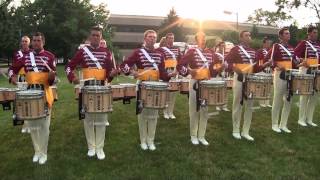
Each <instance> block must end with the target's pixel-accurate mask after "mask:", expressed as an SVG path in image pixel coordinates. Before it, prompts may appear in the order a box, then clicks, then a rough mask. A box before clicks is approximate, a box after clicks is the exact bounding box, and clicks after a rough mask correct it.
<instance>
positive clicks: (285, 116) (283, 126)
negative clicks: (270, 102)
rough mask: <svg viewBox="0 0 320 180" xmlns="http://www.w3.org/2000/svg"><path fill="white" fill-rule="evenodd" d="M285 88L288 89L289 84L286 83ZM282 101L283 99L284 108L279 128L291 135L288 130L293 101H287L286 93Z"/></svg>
mask: <svg viewBox="0 0 320 180" xmlns="http://www.w3.org/2000/svg"><path fill="white" fill-rule="evenodd" d="M283 87H284V88H286V87H287V84H286V83H284V84H283ZM282 99H283V108H282V113H281V121H280V125H279V127H280V129H281V130H283V131H284V132H287V133H290V132H291V131H290V130H289V129H288V127H287V123H288V118H289V114H290V111H291V103H292V99H290V101H288V100H287V92H286V93H284V95H283V97H282Z"/></svg>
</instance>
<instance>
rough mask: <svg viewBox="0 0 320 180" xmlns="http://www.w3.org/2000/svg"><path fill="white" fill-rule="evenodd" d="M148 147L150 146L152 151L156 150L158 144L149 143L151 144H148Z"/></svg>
mask: <svg viewBox="0 0 320 180" xmlns="http://www.w3.org/2000/svg"><path fill="white" fill-rule="evenodd" d="M148 147H149V150H150V151H154V150H156V146H155V145H154V143H149V144H148Z"/></svg>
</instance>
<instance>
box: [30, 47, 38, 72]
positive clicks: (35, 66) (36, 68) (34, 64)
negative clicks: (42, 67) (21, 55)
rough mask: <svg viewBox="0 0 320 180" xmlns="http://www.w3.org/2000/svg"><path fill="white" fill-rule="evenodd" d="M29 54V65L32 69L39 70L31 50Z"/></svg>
mask: <svg viewBox="0 0 320 180" xmlns="http://www.w3.org/2000/svg"><path fill="white" fill-rule="evenodd" d="M29 55H30V61H31V66H32V68H33V71H34V72H39V69H38V67H37V63H36V60H35V57H34V54H33V52H30V53H29Z"/></svg>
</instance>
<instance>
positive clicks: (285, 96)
mask: <svg viewBox="0 0 320 180" xmlns="http://www.w3.org/2000/svg"><path fill="white" fill-rule="evenodd" d="M278 35H279V39H280V43H275V44H273V46H272V48H271V49H270V50H269V52H268V54H267V55H266V57H265V59H266V60H271V61H272V67H273V71H274V76H273V89H274V93H273V104H272V110H271V111H272V113H271V114H272V130H273V131H275V132H277V133H280V132H281V131H284V132H286V133H291V131H290V130H289V129H288V127H287V122H288V118H289V114H290V110H291V103H292V100H291V94H290V93H289V89H288V87H287V86H288V81H287V78H286V76H287V75H286V73H288V71H290V70H292V69H296V68H297V66H298V65H299V63H300V62H299V61H298V60H297V59H296V56H295V54H294V49H293V47H292V46H291V45H289V43H288V42H289V40H290V32H289V29H288V28H287V27H284V28H281V29H280V30H279V33H278ZM282 104H283V107H282V113H281V121H280V124H279V115H280V110H281V106H282Z"/></svg>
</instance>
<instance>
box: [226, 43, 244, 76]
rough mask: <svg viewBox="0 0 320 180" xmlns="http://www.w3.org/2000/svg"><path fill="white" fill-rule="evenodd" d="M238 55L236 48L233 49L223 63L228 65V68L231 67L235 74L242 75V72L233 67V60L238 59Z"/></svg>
mask: <svg viewBox="0 0 320 180" xmlns="http://www.w3.org/2000/svg"><path fill="white" fill-rule="evenodd" d="M237 54H238V48H237V46H235V47H233V48H232V49H231V50H230V52H229V53H228V55H227V56H226V57H225V61H226V62H227V63H228V67H232V70H233V71H234V72H236V73H237V74H242V71H241V70H240V69H239V68H238V67H237V66H235V63H234V62H235V60H236V59H239V58H240V57H239V56H237Z"/></svg>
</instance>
